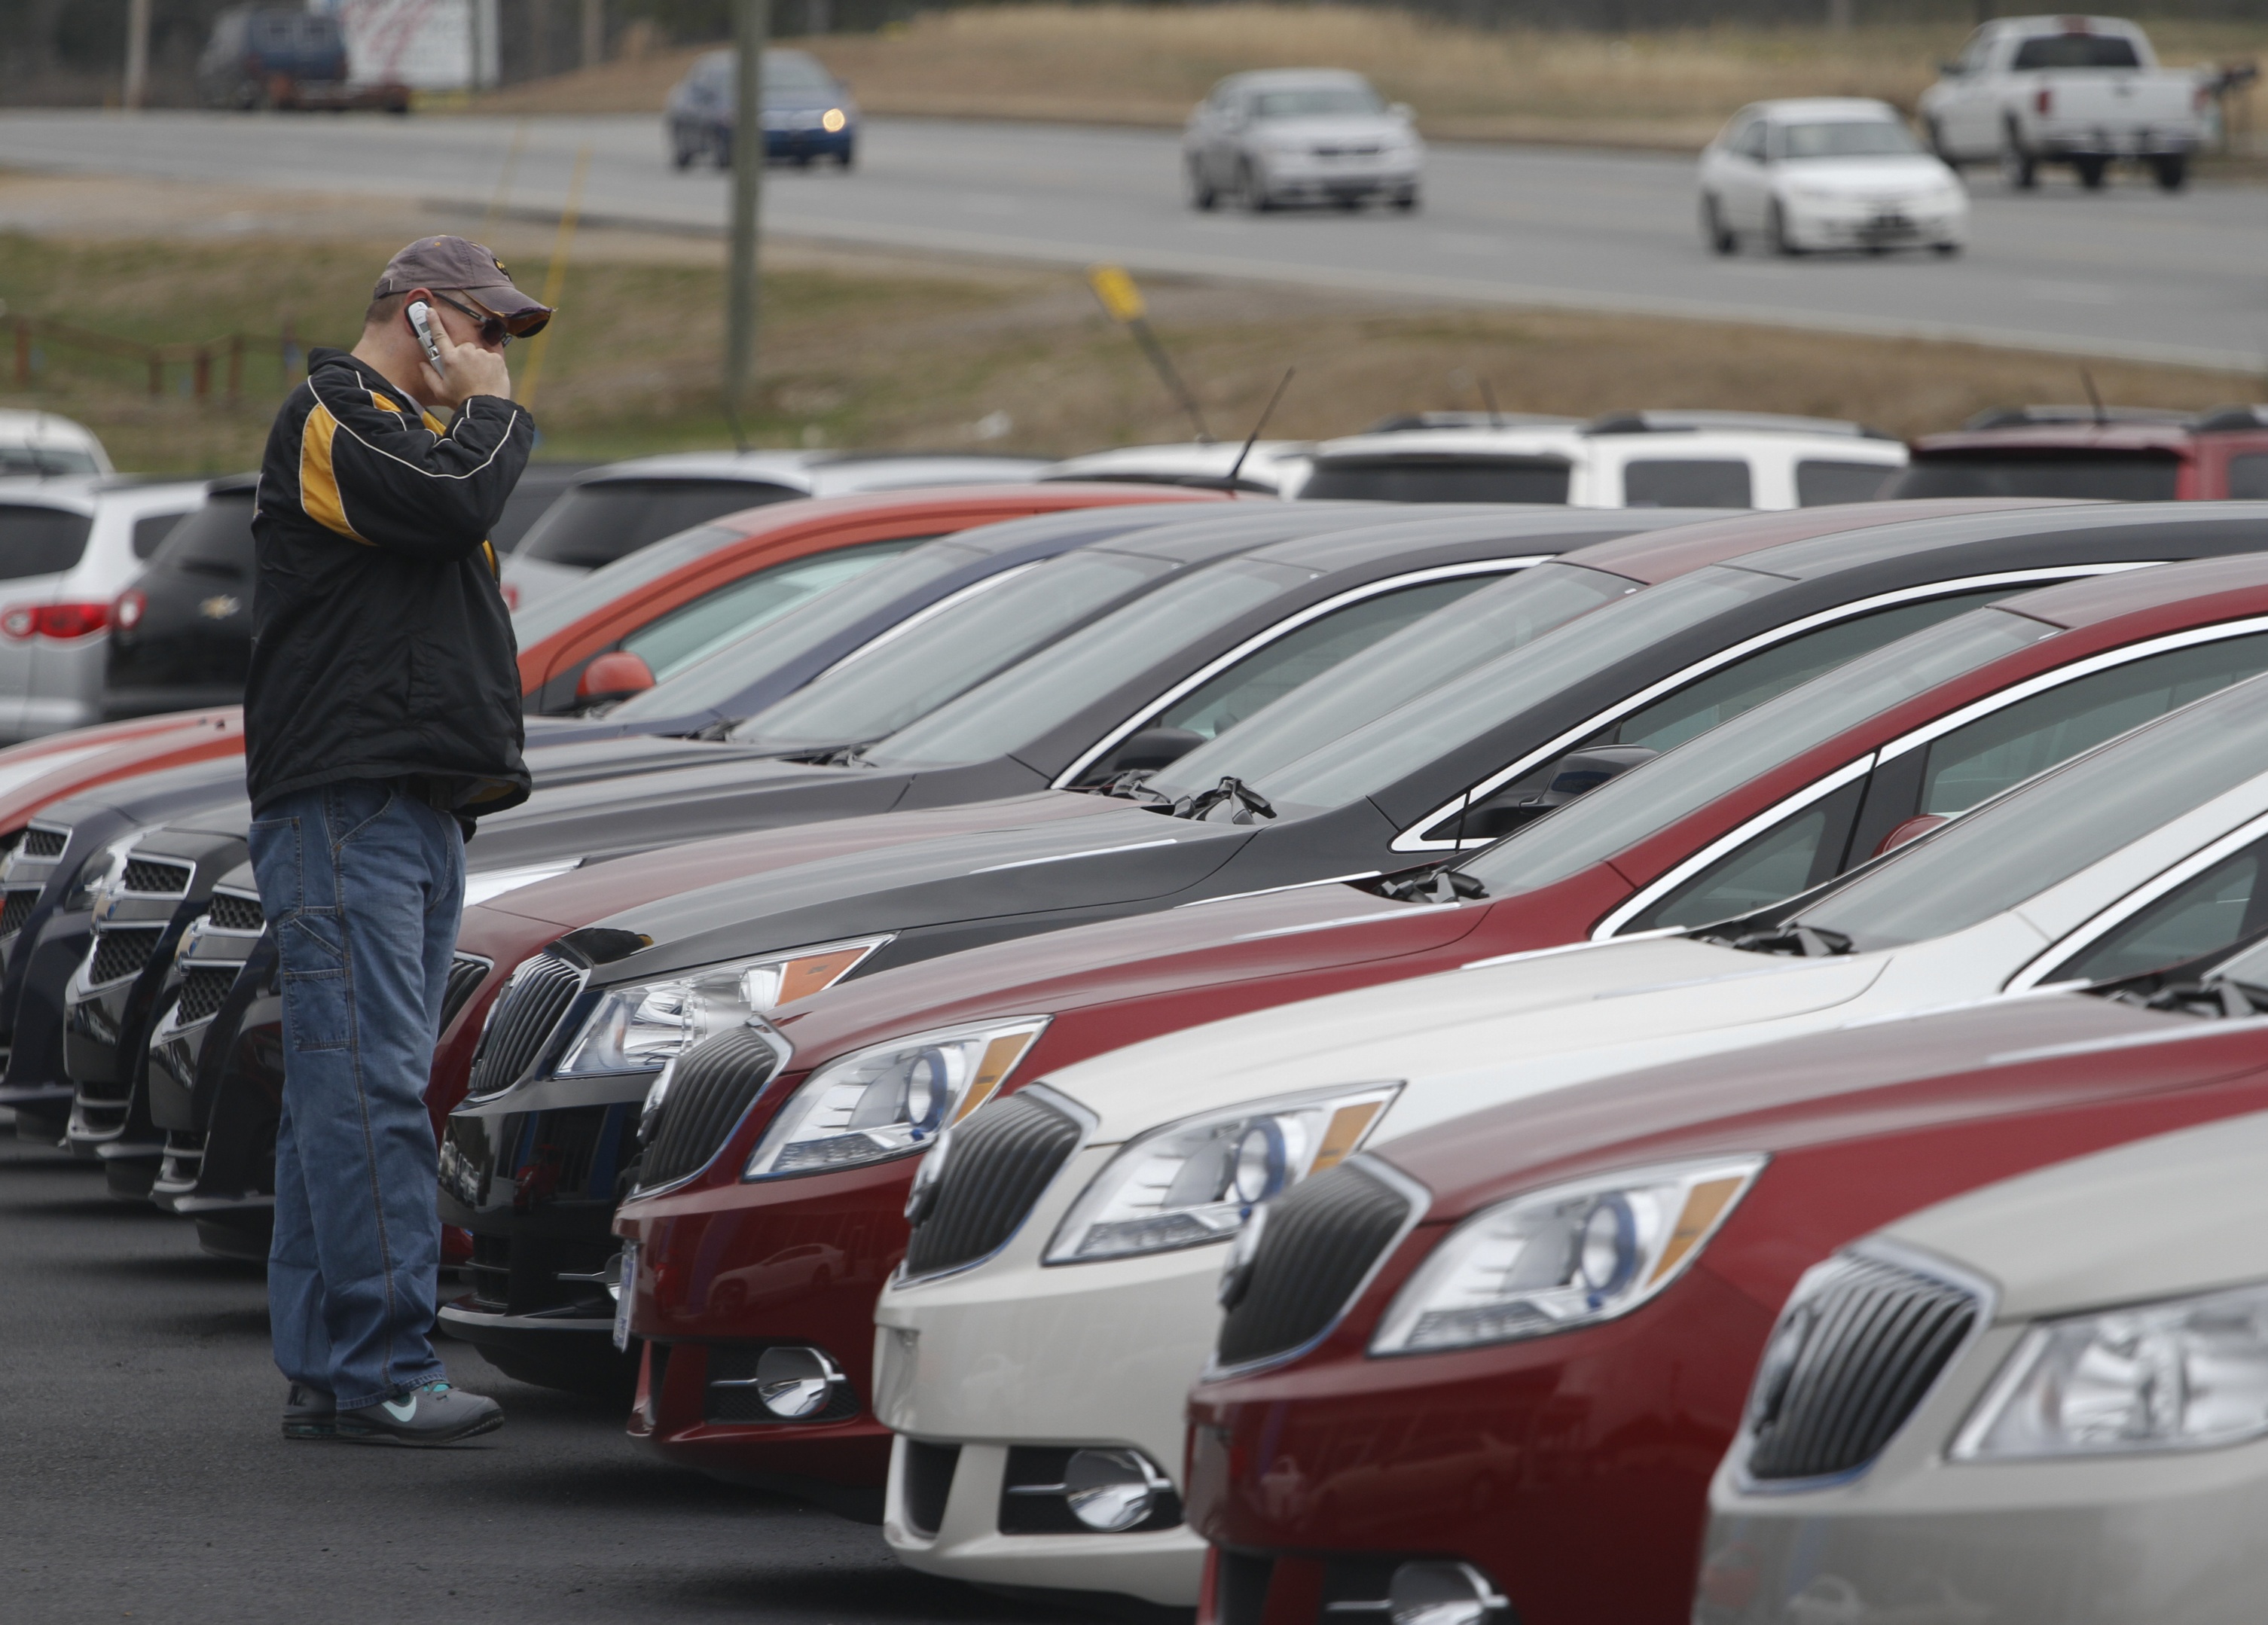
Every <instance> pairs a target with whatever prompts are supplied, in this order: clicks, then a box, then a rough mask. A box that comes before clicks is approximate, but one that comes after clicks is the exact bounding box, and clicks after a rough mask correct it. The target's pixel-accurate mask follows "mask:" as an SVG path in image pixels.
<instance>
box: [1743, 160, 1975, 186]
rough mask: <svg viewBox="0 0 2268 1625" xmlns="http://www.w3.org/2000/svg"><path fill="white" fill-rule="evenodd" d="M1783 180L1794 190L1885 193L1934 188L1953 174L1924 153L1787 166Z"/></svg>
mask: <svg viewBox="0 0 2268 1625" xmlns="http://www.w3.org/2000/svg"><path fill="white" fill-rule="evenodd" d="M1783 179H1784V180H1786V184H1787V185H1788V186H1789V187H1791V188H1795V189H1797V190H1801V189H1803V188H1808V187H1818V188H1824V189H1831V190H1834V191H1837V192H1887V191H1892V190H1911V189H1913V188H1919V187H1934V186H1937V185H1939V184H1940V183H1941V182H1944V181H1947V180H1952V179H1953V172H1952V171H1951V170H1949V169H1948V168H1947V167H1946V166H1945V165H1943V164H1941V163H1940V162H1939V161H1938V160H1937V159H1936V158H1932V157H1930V156H1929V154H1927V153H1926V152H1918V153H1914V154H1912V155H1911V156H1910V157H1883V158H1810V159H1808V160H1806V161H1805V162H1803V163H1800V164H1790V165H1788V166H1787V168H1786V173H1785V175H1784V177H1783Z"/></svg>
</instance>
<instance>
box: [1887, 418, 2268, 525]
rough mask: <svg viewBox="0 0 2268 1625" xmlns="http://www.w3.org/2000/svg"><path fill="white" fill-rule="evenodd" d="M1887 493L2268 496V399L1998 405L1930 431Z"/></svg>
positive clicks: (2172, 498) (2188, 498) (2189, 498)
mask: <svg viewBox="0 0 2268 1625" xmlns="http://www.w3.org/2000/svg"><path fill="white" fill-rule="evenodd" d="M1882 495H1883V496H1885V497H1914V496H2073V497H2099V498H2102V499H2104V500H2107V501H2110V502H2213V501H2216V500H2219V499H2220V498H2222V497H2228V496H2268V407H2250V406H2231V407H2218V408H2214V409H2213V411H2210V412H2207V413H2205V414H2204V415H2201V416H2191V415H2190V414H2188V413H2186V412H2161V411H2155V410H2153V409H2151V408H2147V407H2057V406H2028V407H2001V408H1996V409H1994V410H1992V411H1990V412H1985V413H1980V414H1979V415H1977V416H1975V417H1972V418H1970V420H1969V421H1968V422H1967V423H1963V424H1962V426H1961V427H1960V428H1959V429H1957V430H1955V431H1953V432H1952V433H1950V434H1941V435H1925V436H1923V437H1921V438H1920V439H1918V440H1917V441H1915V442H1914V443H1913V460H1912V461H1911V462H1910V463H1908V464H1907V465H1906V467H1904V470H1902V471H1901V472H1900V473H1898V474H1896V475H1894V476H1893V477H1892V479H1891V480H1890V482H1889V484H1888V485H1887V486H1885V487H1884V488H1883V490H1882Z"/></svg>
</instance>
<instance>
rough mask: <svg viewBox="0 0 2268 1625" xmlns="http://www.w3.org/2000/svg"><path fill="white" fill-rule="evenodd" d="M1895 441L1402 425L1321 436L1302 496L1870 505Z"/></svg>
mask: <svg viewBox="0 0 2268 1625" xmlns="http://www.w3.org/2000/svg"><path fill="white" fill-rule="evenodd" d="M1905 465H1906V448H1905V445H1904V442H1902V441H1898V440H1893V439H1891V438H1889V437H1888V436H1885V435H1881V434H1878V433H1876V432H1875V431H1874V430H1869V429H1865V428H1862V427H1860V426H1859V424H1857V423H1843V422H1841V421H1839V420H1837V419H1834V418H1823V417H1784V416H1780V415H1777V414H1773V413H1767V412H1613V413H1609V414H1608V415H1605V416H1603V417H1599V418H1594V419H1593V420H1592V421H1591V422H1590V423H1566V424H1564V425H1562V424H1551V423H1507V424H1506V426H1505V427H1503V428H1499V429H1490V428H1457V429H1416V430H1402V431H1399V432H1396V433H1391V434H1367V435H1351V436H1349V437H1346V438H1344V439H1342V440H1326V441H1324V442H1323V443H1322V445H1318V446H1316V447H1315V449H1314V454H1313V459H1312V461H1311V464H1310V472H1309V473H1308V474H1307V479H1306V480H1305V481H1304V482H1302V483H1301V484H1300V487H1299V489H1298V490H1297V491H1296V492H1290V493H1287V495H1297V496H1302V497H1307V498H1317V497H1329V498H1342V499H1344V498H1353V499H1357V500H1361V499H1369V500H1373V501H1379V502H1534V503H1565V504H1568V505H1570V506H1572V507H1577V508H1815V507H1818V506H1820V505H1822V504H1827V503H1841V502H1867V501H1869V500H1871V499H1873V498H1874V496H1876V495H1877V494H1878V493H1879V492H1880V490H1881V487H1882V485H1883V484H1884V482H1887V481H1888V480H1889V477H1890V476H1891V475H1892V474H1895V473H1896V471H1897V470H1899V469H1901V468H1903V467H1905Z"/></svg>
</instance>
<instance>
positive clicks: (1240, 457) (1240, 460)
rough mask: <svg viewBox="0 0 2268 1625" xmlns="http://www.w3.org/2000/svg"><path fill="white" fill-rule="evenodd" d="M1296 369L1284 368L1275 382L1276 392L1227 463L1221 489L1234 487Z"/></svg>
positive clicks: (1274, 413) (1289, 385)
mask: <svg viewBox="0 0 2268 1625" xmlns="http://www.w3.org/2000/svg"><path fill="white" fill-rule="evenodd" d="M1298 370H1299V369H1298V368H1296V367H1286V368H1285V369H1284V376H1283V377H1282V379H1278V382H1277V385H1276V393H1274V394H1272V395H1270V396H1269V397H1268V404H1267V405H1266V406H1264V407H1263V408H1261V409H1260V417H1259V421H1257V422H1256V423H1254V424H1253V425H1252V432H1251V433H1250V434H1248V435H1247V436H1245V437H1244V445H1242V446H1241V448H1239V450H1238V452H1237V453H1236V460H1235V461H1234V462H1233V463H1231V464H1229V466H1228V477H1227V478H1226V479H1225V480H1223V481H1222V482H1221V489H1224V490H1228V491H1233V490H1235V489H1236V476H1237V474H1239V473H1241V471H1242V470H1243V467H1244V460H1245V459H1246V458H1248V457H1249V456H1251V455H1252V447H1253V445H1254V444H1255V443H1256V441H1258V439H1259V438H1260V431H1261V430H1263V429H1265V428H1267V427H1268V420H1269V419H1270V418H1271V417H1273V416H1275V415H1276V403H1277V402H1278V401H1281V400H1282V399H1283V398H1284V392H1285V390H1286V389H1288V388H1290V387H1291V384H1292V373H1293V372H1295V371H1298Z"/></svg>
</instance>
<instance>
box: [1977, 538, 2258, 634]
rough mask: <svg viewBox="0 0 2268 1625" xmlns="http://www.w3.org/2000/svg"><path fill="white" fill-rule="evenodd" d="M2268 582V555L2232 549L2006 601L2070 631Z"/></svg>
mask: <svg viewBox="0 0 2268 1625" xmlns="http://www.w3.org/2000/svg"><path fill="white" fill-rule="evenodd" d="M2261 587H2268V554H2264V553H2231V554H2226V555H2221V556H2220V557H2216V558H2196V559H2180V560H2176V562H2172V563H2169V564H2156V565H2152V566H2150V567H2149V568H2147V569H2146V570H2113V571H2111V572H2110V574H2108V575H2102V576H2089V577H2084V578H2082V579H2080V580H2078V581H2066V582H2063V583H2060V584H2059V585H2056V586H2052V587H2042V588H2040V589H2038V590H2037V591H2036V592H2027V593H2025V594H2024V595H2023V597H2022V598H2021V599H2003V600H2001V603H2002V607H2004V608H2014V609H2017V610H2018V611H2019V613H2021V614H2027V615H2029V616H2030V617H2031V618H2032V619H2033V620H2035V621H2047V622H2048V623H2049V624H2051V625H2053V626H2059V627H2062V628H2064V629H2066V630H2075V629H2078V628H2080V627H2087V626H2102V625H2105V624H2108V623H2110V622H2112V621H2123V620H2125V619H2126V618H2128V617H2129V616H2132V615H2146V614H2152V613H2153V612H2156V611H2160V610H2163V609H2165V608H2168V607H2172V606H2176V605H2184V604H2191V603H2194V602H2195V601H2197V600H2198V599H2201V598H2209V597H2210V596H2212V595H2213V594H2214V593H2220V592H2249V591H2253V590H2257V589H2258V588H2261Z"/></svg>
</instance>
